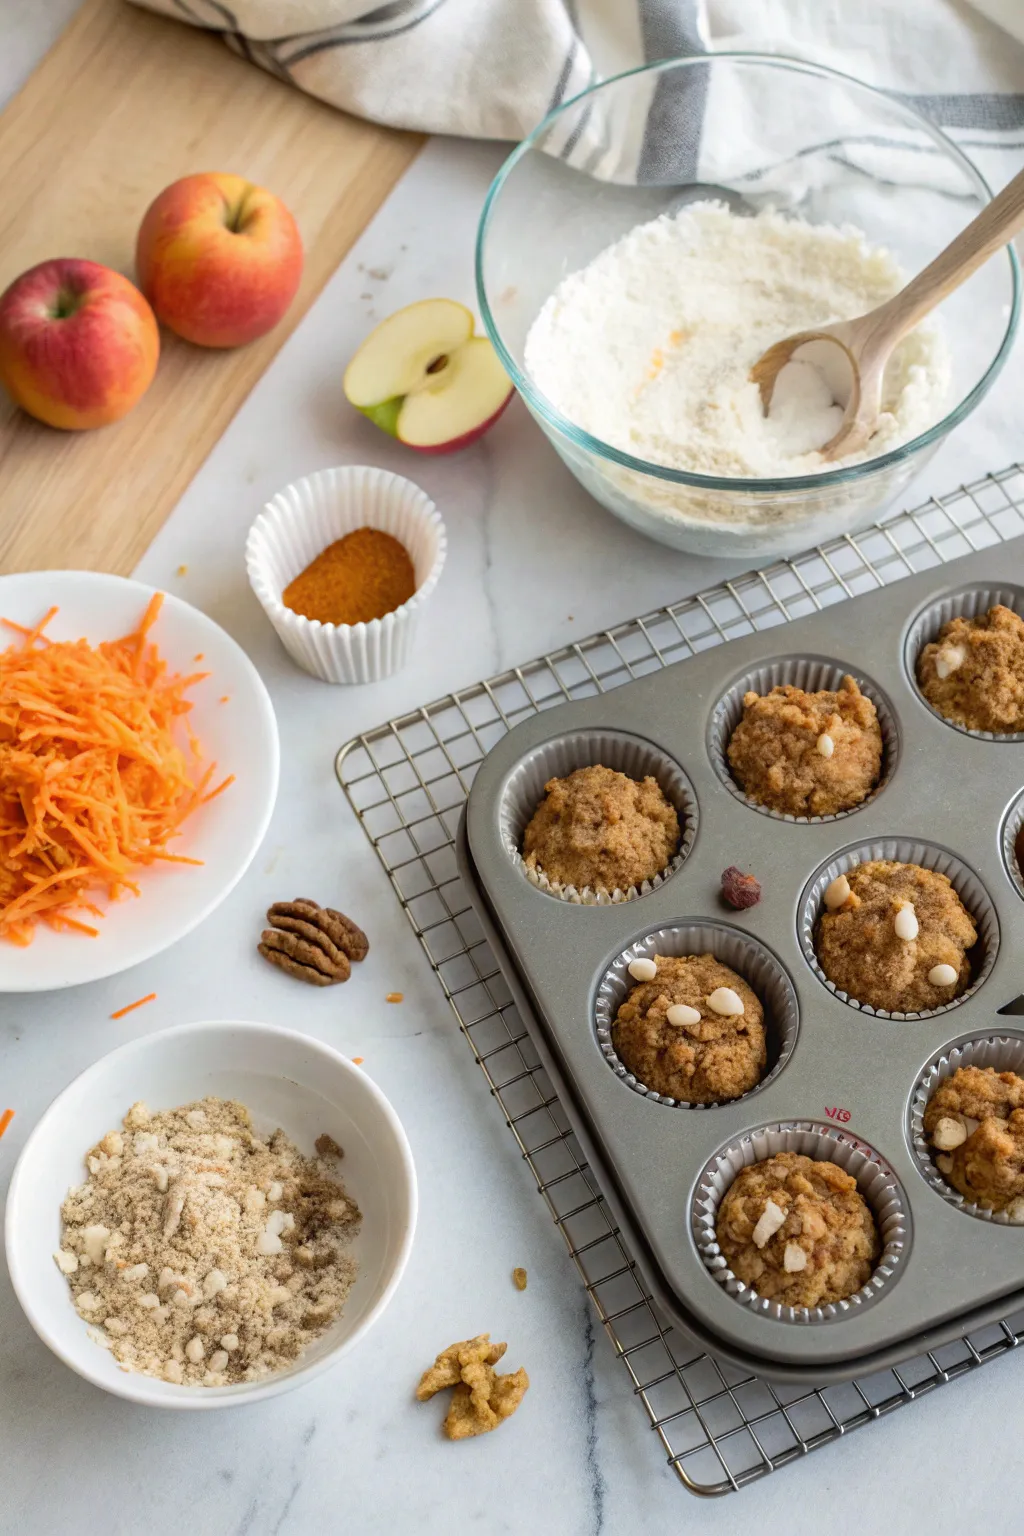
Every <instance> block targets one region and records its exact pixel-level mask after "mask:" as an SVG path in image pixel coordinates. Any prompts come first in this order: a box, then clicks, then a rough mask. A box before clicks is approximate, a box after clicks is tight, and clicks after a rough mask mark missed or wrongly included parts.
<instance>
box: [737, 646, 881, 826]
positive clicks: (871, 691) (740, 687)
mask: <svg viewBox="0 0 1024 1536" xmlns="http://www.w3.org/2000/svg"><path fill="white" fill-rule="evenodd" d="M847 676H849V677H852V678H853V679H854V681H855V682H856V683H857V685H858V687H859V688H860V690H861V692H862V693H863V694H864V695H865V697H866V698H869V699H870V700H871V702H872V704H874V706H875V710H876V711H877V714H878V725H879V729H880V730H881V733H882V771H881V775H880V777H879V781H878V783H877V784H876V785H875V787H874V789H873V790H872V791H871V793H870V794H869V795H868V796H867V797H866V798H865V799H864V800H862V801H861V803H860V805H852V806H850V808H849V809H848V810H845V811H836V812H835V813H834V814H832V815H830V816H793V815H791V814H790V813H789V812H788V811H775V810H772V809H771V807H770V806H767V805H760V804H759V803H758V802H757V801H756V800H752V799H751V798H750V796H749V795H747V794H744V792H743V790H742V789H741V788H740V786H739V784H738V783H737V782H736V780H735V779H734V778H733V776H732V770H731V769H730V767H729V740H730V738H731V736H732V733H733V731H735V729H736V727H737V726H738V725H739V723H740V721H741V720H742V718H743V695H744V694H745V693H747V692H750V691H753V692H754V693H759V694H762V695H763V694H766V693H770V692H771V691H772V689H773V688H781V687H783V686H785V685H786V684H788V685H789V686H790V687H792V688H802V689H803V690H804V691H805V692H806V693H820V692H822V691H823V690H825V689H827V690H829V691H830V692H833V693H834V692H836V691H837V690H838V689H839V687H840V686H841V684H842V681H843V678H844V677H847ZM707 745H708V755H709V756H710V758H711V762H712V766H713V767H714V770H715V772H716V773H717V775H718V777H719V778H720V779H721V781H722V783H723V784H724V785H725V787H726V789H727V790H728V791H729V793H730V794H731V795H734V796H735V798H736V799H737V800H739V801H740V802H741V804H743V805H746V806H749V807H750V809H751V810H753V811H758V812H760V814H761V815H762V816H771V817H772V818H773V819H774V820H775V821H791V822H795V823H797V824H798V825H801V826H803V825H817V824H818V823H820V822H827V821H842V820H844V819H845V817H847V816H854V815H856V813H857V812H858V811H859V810H862V809H863V807H864V806H865V805H868V804H870V802H871V801H872V800H874V799H875V797H876V796H877V795H878V794H880V793H881V791H882V790H883V789H884V788H885V786H886V784H887V783H888V782H889V780H890V779H891V778H892V776H893V774H894V773H895V771H896V765H897V763H898V761H899V753H900V742H899V730H898V728H897V725H896V718H895V715H894V713H893V709H892V705H891V704H890V703H889V700H888V699H887V698H886V696H885V694H884V693H883V692H882V690H881V688H879V687H878V685H877V683H875V682H873V681H872V680H871V678H869V677H864V676H863V675H861V674H858V672H857V670H856V668H855V667H851V666H844V665H843V664H842V663H841V662H838V661H828V660H825V659H824V658H822V657H817V656H812V657H806V656H781V657H778V658H777V659H776V660H775V661H768V662H765V663H764V665H763V666H759V667H755V668H754V669H753V670H752V671H750V672H745V673H744V674H743V676H742V677H740V678H737V680H736V681H735V682H734V683H733V684H732V685H731V686H730V687H729V688H728V689H727V690H726V692H725V693H724V694H723V695H722V697H721V698H720V699H719V701H718V703H717V704H716V705H715V708H714V711H713V713H712V716H711V722H710V724H709V727H708V743H707Z"/></svg>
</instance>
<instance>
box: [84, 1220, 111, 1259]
mask: <svg viewBox="0 0 1024 1536" xmlns="http://www.w3.org/2000/svg"><path fill="white" fill-rule="evenodd" d="M109 1240H110V1228H109V1227H104V1226H95V1227H86V1228H85V1231H84V1232H83V1233H82V1242H83V1244H84V1245H85V1254H86V1257H87V1258H88V1260H89V1263H90V1264H102V1263H103V1260H104V1258H105V1257H106V1253H107V1243H108V1242H109Z"/></svg>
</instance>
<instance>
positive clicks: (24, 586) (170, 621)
mask: <svg viewBox="0 0 1024 1536" xmlns="http://www.w3.org/2000/svg"><path fill="white" fill-rule="evenodd" d="M154 590H155V589H154V588H153V587H147V586H145V585H144V584H143V583H142V582H140V581H127V580H126V579H125V578H124V577H121V576H105V575H101V574H99V573H97V572H94V571H29V572H26V573H25V574H24V575H17V576H0V617H2V618H6V619H13V620H14V621H15V623H17V624H36V623H38V622H39V620H40V619H41V618H42V617H43V615H44V614H45V613H46V610H47V609H48V608H50V607H51V606H52V605H53V604H56V605H57V606H58V609H59V612H58V613H57V614H56V615H55V616H54V618H53V619H52V620H51V621H50V624H49V626H48V627H47V631H46V633H47V634H48V635H49V636H50V637H51V638H52V639H54V640H77V639H80V638H82V637H84V638H85V639H87V640H88V641H90V642H91V643H92V644H93V645H95V644H97V643H98V642H99V641H100V640H114V639H117V638H118V636H120V635H125V634H128V633H130V632H131V630H133V629H134V628H135V627H136V625H137V624H138V622H139V620H140V619H141V618H142V615H143V613H144V612H145V610H146V605H147V603H148V602H149V599H150V598H151V597H152V595H153V592H154ZM152 633H153V638H154V639H155V640H156V642H157V644H158V645H159V647H160V654H161V656H163V657H164V658H165V660H166V661H167V663H168V665H169V667H170V668H171V670H172V671H175V672H184V673H188V672H195V671H209V672H210V674H211V676H210V677H209V678H208V679H207V680H206V681H205V682H203V683H198V684H197V685H196V687H195V688H194V689H192V690H191V693H190V697H191V698H192V699H193V700H194V701H195V702H194V707H193V709H192V714H191V721H192V725H193V728H194V730H195V732H196V734H197V735H198V737H199V739H200V741H201V742H202V745H203V751H204V753H205V754H206V759H207V761H215V762H216V764H217V776H218V782H219V779H220V778H221V777H223V776H226V775H227V774H229V773H233V774H235V775H236V779H235V782H234V784H232V785H231V786H230V788H229V789H226V790H225V791H224V793H223V794H222V795H218V796H217V799H216V800H213V801H211V802H210V804H209V805H205V806H202V807H200V809H199V810H198V811H196V812H195V814H194V815H193V816H190V817H189V818H188V820H187V821H186V822H185V824H184V828H183V831H182V834H181V836H180V837H177V838H175V839H174V841H173V842H172V843H171V845H170V849H171V852H173V853H181V854H185V855H187V857H189V858H193V859H202V860H203V864H202V866H201V867H194V866H192V865H186V864H166V865H156V866H154V867H153V868H151V869H145V870H143V871H142V872H141V874H140V875H139V885H140V887H141V894H140V895H139V896H137V897H133V896H126V897H125V898H124V899H123V900H121V901H116V902H109V901H107V900H106V899H105V897H103V896H99V897H98V898H97V902H96V904H97V906H99V907H101V908H102V909H103V910H104V911H105V913H106V916H105V917H104V918H103V919H102V921H101V922H99V923H98V924H97V926H98V927H99V929H100V936H99V937H98V938H95V939H91V938H89V937H88V936H87V935H85V934H75V933H55V932H54V931H53V930H52V929H50V928H47V927H46V925H45V924H42V923H41V924H39V925H38V926H37V928H36V936H35V938H34V940H33V942H32V943H31V944H30V945H28V946H27V947H26V948H24V949H21V948H19V947H18V946H17V945H15V944H10V943H7V942H5V941H3V940H0V992H42V991H49V990H50V989H52V988H56V987H74V986H78V985H79V984H80V983H82V982H85V981H97V980H98V979H99V978H100V977H102V976H113V975H115V974H116V973H117V972H118V971H123V970H126V969H127V968H128V966H130V965H137V964H138V962H139V961H140V960H148V959H149V958H150V956H151V955H156V954H159V953H160V951H161V950H164V949H167V948H168V946H169V945H171V944H174V943H175V942H176V941H177V940H178V939H180V938H182V937H183V936H184V935H185V934H186V933H189V932H190V931H191V929H193V928H195V927H196V925H197V924H198V923H201V922H202V920H203V918H204V917H206V916H207V915H208V913H210V912H212V911H213V909H214V907H216V906H217V905H218V904H219V903H220V902H221V901H223V900H224V897H225V896H226V895H227V894H228V892H229V891H230V890H231V889H232V887H233V886H234V885H235V884H236V883H237V882H238V881H239V880H240V879H241V877H242V875H243V874H244V873H245V870H246V869H247V868H248V866H249V864H250V862H251V860H252V858H253V855H254V854H255V852H256V850H257V848H258V847H259V845H260V843H261V842H262V841H263V836H264V833H265V832H266V830H267V826H268V824H269V822H270V816H271V812H272V811H273V809H274V801H275V799H276V798H277V777H278V757H279V752H278V740H277V723H276V721H275V719H274V710H273V706H272V705H271V702H270V697H269V695H268V693H267V690H266V688H265V687H264V686H263V683H262V681H261V679H260V676H259V673H258V672H257V671H256V668H255V667H254V666H253V664H252V662H251V661H250V660H249V658H248V656H246V654H245V652H244V651H243V650H242V649H241V647H240V646H238V645H236V643H235V641H234V640H232V639H231V637H230V635H227V634H225V633H224V631H223V630H222V629H221V628H220V626H219V625H218V624H215V623H214V622H213V620H212V619H209V618H207V617H206V615H205V614H204V613H200V612H199V610H198V609H197V608H192V607H190V606H189V604H188V603H183V602H182V601H181V599H180V598H177V597H171V596H170V594H167V595H165V597H164V605H163V608H162V610H161V612H160V616H159V618H158V619H157V622H156V625H155V628H154V630H153V632H152ZM2 635H3V636H4V638H2V639H0V649H3V648H5V647H6V646H7V645H8V644H9V643H10V641H12V640H13V639H14V638H15V636H14V634H13V632H12V631H11V630H4V631H2ZM200 652H202V654H203V661H202V662H200V663H196V662H195V661H194V660H193V657H195V656H196V655H197V654H199V653H200ZM225 694H226V695H227V696H228V702H227V703H226V704H221V703H220V702H219V700H220V699H221V698H222V697H223V696H224V695H225Z"/></svg>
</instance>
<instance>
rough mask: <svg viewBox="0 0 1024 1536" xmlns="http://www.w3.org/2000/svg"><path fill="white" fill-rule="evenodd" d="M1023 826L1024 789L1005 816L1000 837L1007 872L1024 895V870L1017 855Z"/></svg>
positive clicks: (1020, 894)
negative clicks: (1018, 841) (1018, 840)
mask: <svg viewBox="0 0 1024 1536" xmlns="http://www.w3.org/2000/svg"><path fill="white" fill-rule="evenodd" d="M1022 827H1024V791H1022V793H1021V794H1019V795H1018V796H1017V798H1016V800H1014V802H1013V804H1012V805H1011V806H1010V809H1009V810H1008V811H1007V813H1006V815H1005V817H1004V818H1003V830H1002V835H1001V837H1000V845H1001V847H1002V850H1003V863H1004V864H1005V865H1006V873H1007V874H1008V875H1009V877H1010V880H1011V882H1012V884H1013V887H1014V889H1015V890H1016V892H1017V895H1018V896H1024V871H1022V870H1021V867H1020V860H1019V859H1018V857H1017V838H1018V836H1019V834H1020V830H1021V828H1022Z"/></svg>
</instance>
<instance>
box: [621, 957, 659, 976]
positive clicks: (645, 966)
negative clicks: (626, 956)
mask: <svg viewBox="0 0 1024 1536" xmlns="http://www.w3.org/2000/svg"><path fill="white" fill-rule="evenodd" d="M627 969H628V971H629V974H630V975H631V976H632V978H633V980H634V981H653V980H654V978H655V976H657V974H658V967H657V966H656V965H655V963H654V961H653V960H646V959H641V960H631V961H630V962H629V965H628V967H627Z"/></svg>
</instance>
